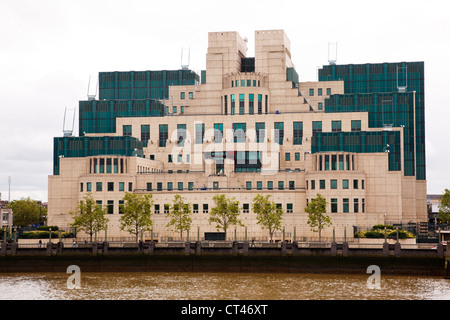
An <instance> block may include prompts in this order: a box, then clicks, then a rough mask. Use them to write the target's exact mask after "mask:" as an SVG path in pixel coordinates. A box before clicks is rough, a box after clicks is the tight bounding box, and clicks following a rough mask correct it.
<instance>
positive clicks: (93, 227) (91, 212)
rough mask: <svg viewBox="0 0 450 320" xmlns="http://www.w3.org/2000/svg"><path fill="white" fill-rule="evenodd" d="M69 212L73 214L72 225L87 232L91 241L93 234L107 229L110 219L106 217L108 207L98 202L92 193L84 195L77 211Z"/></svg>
mask: <svg viewBox="0 0 450 320" xmlns="http://www.w3.org/2000/svg"><path fill="white" fill-rule="evenodd" d="M69 213H70V214H71V215H72V223H70V226H71V227H74V228H77V230H80V231H84V232H85V233H87V234H88V235H89V237H90V240H91V242H92V236H93V235H94V234H95V233H96V232H99V231H101V230H105V229H106V227H107V224H108V221H109V219H107V218H106V217H105V214H106V209H104V208H102V207H101V206H100V205H98V204H97V202H96V201H95V200H94V197H93V196H92V194H91V193H87V194H86V195H85V196H84V200H81V201H80V203H79V204H78V206H77V210H76V211H75V212H69Z"/></svg>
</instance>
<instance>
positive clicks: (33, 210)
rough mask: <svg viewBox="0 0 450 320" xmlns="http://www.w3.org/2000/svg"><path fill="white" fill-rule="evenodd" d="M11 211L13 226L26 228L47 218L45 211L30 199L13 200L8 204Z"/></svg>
mask: <svg viewBox="0 0 450 320" xmlns="http://www.w3.org/2000/svg"><path fill="white" fill-rule="evenodd" d="M8 207H9V208H11V209H12V211H13V220H14V221H13V224H14V225H16V226H22V227H26V226H28V225H30V224H35V223H40V222H42V220H44V219H45V217H46V216H47V209H46V208H44V207H42V205H41V204H40V203H39V202H37V201H34V200H31V199H30V197H28V198H22V199H20V200H13V201H11V202H10V203H9V204H8Z"/></svg>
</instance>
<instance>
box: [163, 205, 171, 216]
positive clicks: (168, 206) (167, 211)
mask: <svg viewBox="0 0 450 320" xmlns="http://www.w3.org/2000/svg"><path fill="white" fill-rule="evenodd" d="M169 212H170V205H169V204H165V205H164V214H169Z"/></svg>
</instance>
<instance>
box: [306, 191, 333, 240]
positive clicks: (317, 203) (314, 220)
mask: <svg viewBox="0 0 450 320" xmlns="http://www.w3.org/2000/svg"><path fill="white" fill-rule="evenodd" d="M305 212H306V213H308V224H309V226H310V228H311V231H313V232H319V241H321V236H322V230H323V229H324V228H326V227H328V226H331V225H332V223H331V218H330V216H328V215H326V214H325V213H326V212H327V201H326V200H325V198H324V197H322V195H321V194H320V193H318V194H317V196H316V197H315V198H313V199H312V200H311V202H310V203H309V204H308V206H307V207H306V208H305Z"/></svg>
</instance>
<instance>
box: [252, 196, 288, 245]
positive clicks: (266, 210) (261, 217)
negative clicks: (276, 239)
mask: <svg viewBox="0 0 450 320" xmlns="http://www.w3.org/2000/svg"><path fill="white" fill-rule="evenodd" d="M269 198H270V195H266V196H262V195H260V194H258V195H256V197H255V198H254V199H253V204H252V210H253V212H254V213H256V220H257V223H258V224H261V225H262V228H263V229H264V228H267V229H268V230H269V238H270V242H272V241H273V234H274V232H275V231H276V230H281V221H282V220H283V209H281V208H279V207H277V205H276V203H275V202H273V201H270V200H269Z"/></svg>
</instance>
